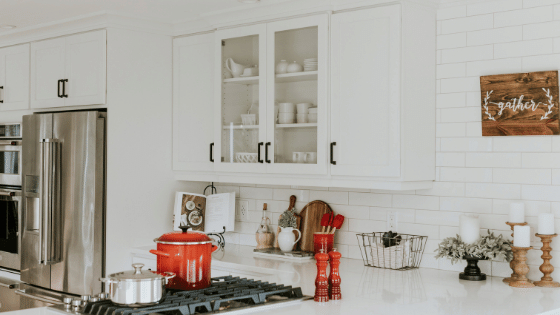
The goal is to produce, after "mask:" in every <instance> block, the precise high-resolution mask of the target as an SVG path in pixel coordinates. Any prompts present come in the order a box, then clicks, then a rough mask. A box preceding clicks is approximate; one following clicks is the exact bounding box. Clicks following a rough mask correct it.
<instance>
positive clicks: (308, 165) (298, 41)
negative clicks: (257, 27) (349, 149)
mask: <svg viewBox="0 0 560 315" xmlns="http://www.w3.org/2000/svg"><path fill="white" fill-rule="evenodd" d="M328 23H329V20H328V15H327V14H321V15H315V16H309V17H304V18H298V19H290V20H285V21H278V22H272V23H268V24H267V63H266V83H267V94H266V95H267V102H266V105H267V143H270V144H269V152H268V154H269V160H270V163H269V164H268V165H267V173H277V174H323V175H325V174H327V153H328V146H327V142H328V139H327V127H328V121H327V111H328V97H327V87H328V42H329V36H328ZM283 65H284V66H285V65H287V67H286V69H285V70H284V66H283ZM298 65H299V67H300V69H297V68H298ZM294 70H298V71H295V72H292V71H294ZM286 103H288V104H286ZM290 104H293V106H292V105H290ZM290 108H292V109H293V111H292V112H290ZM290 117H291V121H290ZM285 119H288V120H287V121H286V120H285ZM272 157H274V158H272Z"/></svg>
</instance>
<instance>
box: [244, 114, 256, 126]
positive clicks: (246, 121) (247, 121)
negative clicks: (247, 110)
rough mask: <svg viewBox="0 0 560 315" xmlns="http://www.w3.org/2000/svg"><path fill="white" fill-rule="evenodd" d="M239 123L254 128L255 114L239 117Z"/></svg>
mask: <svg viewBox="0 0 560 315" xmlns="http://www.w3.org/2000/svg"><path fill="white" fill-rule="evenodd" d="M241 123H242V124H243V125H245V126H254V125H256V124H257V115H255V114H245V115H241Z"/></svg>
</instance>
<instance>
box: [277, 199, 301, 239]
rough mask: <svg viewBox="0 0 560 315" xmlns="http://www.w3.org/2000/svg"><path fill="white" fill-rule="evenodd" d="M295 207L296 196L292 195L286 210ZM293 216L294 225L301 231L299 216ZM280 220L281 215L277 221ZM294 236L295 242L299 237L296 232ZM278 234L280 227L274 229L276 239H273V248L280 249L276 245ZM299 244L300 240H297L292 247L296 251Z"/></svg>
mask: <svg viewBox="0 0 560 315" xmlns="http://www.w3.org/2000/svg"><path fill="white" fill-rule="evenodd" d="M295 206H296V196H294V195H292V196H290V205H289V206H288V209H292V208H293V207H295ZM294 216H295V217H296V225H297V229H298V230H300V231H301V229H300V227H301V216H300V215H298V214H297V213H295V214H294ZM281 218H282V215H280V216H279V217H278V220H280V219H281ZM293 233H294V235H295V236H296V240H297V239H298V237H299V233H298V232H297V231H295V230H294V231H293ZM278 234H280V227H277V228H276V238H275V239H274V247H275V248H280V246H279V245H278ZM302 237H303V236H302ZM299 242H301V240H299V241H298V242H296V244H295V245H294V249H293V250H296V249H297V247H298V244H299Z"/></svg>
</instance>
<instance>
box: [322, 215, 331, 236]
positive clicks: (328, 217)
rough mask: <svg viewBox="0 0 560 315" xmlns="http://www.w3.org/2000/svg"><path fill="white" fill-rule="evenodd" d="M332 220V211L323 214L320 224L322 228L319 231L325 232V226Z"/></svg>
mask: <svg viewBox="0 0 560 315" xmlns="http://www.w3.org/2000/svg"><path fill="white" fill-rule="evenodd" d="M332 220H333V214H332V212H331V213H325V214H323V217H322V218H321V226H322V227H323V230H322V231H321V233H325V228H326V227H327V226H329V225H330V224H331V222H332Z"/></svg>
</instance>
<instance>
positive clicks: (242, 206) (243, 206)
mask: <svg viewBox="0 0 560 315" xmlns="http://www.w3.org/2000/svg"><path fill="white" fill-rule="evenodd" d="M248 218H249V201H248V200H239V220H240V221H244V222H245V221H247V220H248Z"/></svg>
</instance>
